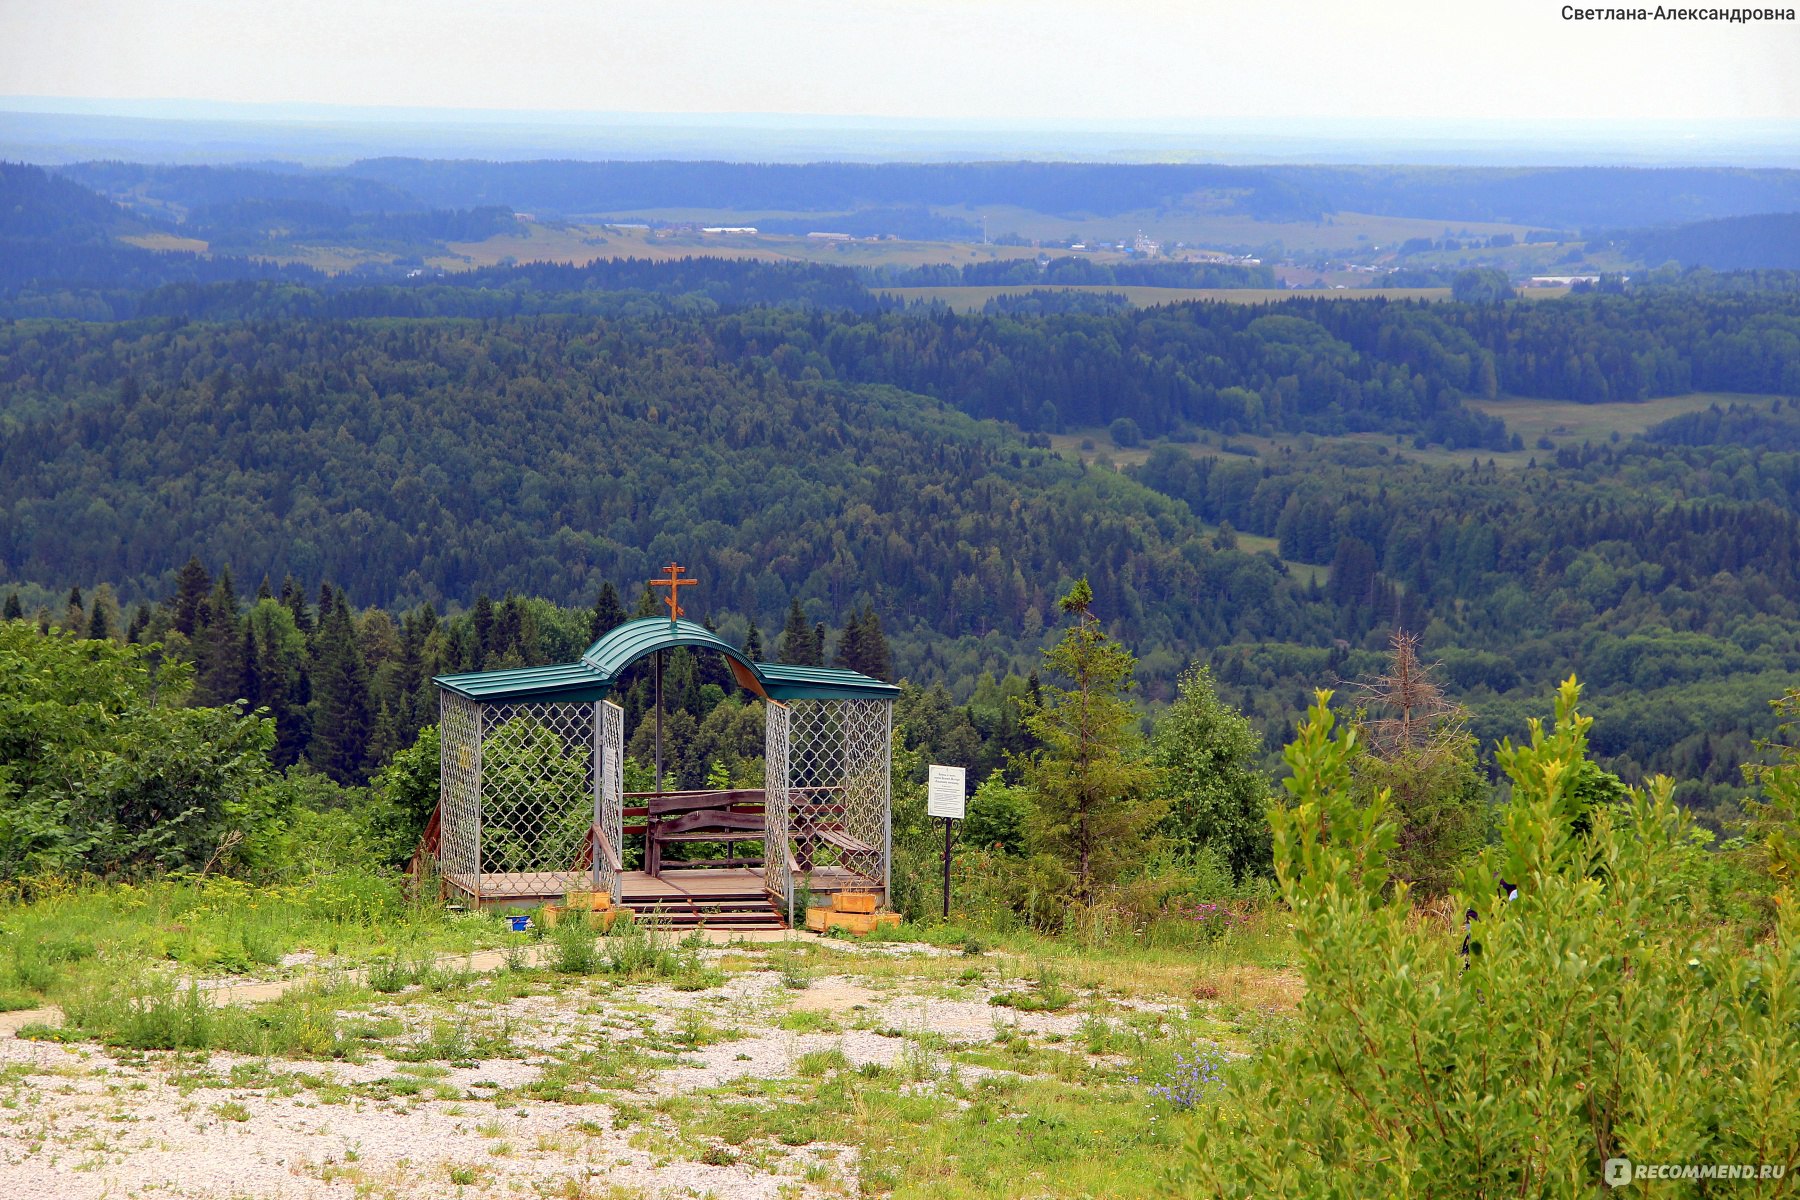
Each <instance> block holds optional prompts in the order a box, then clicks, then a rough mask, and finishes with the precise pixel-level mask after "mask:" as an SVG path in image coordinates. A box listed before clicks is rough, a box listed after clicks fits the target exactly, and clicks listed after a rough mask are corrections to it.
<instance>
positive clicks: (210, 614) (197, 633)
mask: <svg viewBox="0 0 1800 1200" xmlns="http://www.w3.org/2000/svg"><path fill="white" fill-rule="evenodd" d="M243 646H244V639H243V629H242V625H241V622H240V620H239V613H238V600H237V590H236V588H235V587H234V586H233V584H232V580H231V568H230V567H225V568H223V569H222V570H220V572H219V578H218V580H217V581H216V582H215V583H214V584H213V589H212V593H211V595H209V596H208V597H207V598H206V601H205V602H204V603H202V604H201V606H200V609H199V615H197V616H196V618H195V625H194V676H195V678H194V688H195V699H196V700H197V701H199V702H200V703H201V704H206V705H219V704H230V703H231V702H232V701H233V700H242V699H248V698H249V697H248V694H247V693H246V692H245V690H244V659H243Z"/></svg>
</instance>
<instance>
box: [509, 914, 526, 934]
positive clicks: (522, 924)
mask: <svg viewBox="0 0 1800 1200" xmlns="http://www.w3.org/2000/svg"><path fill="white" fill-rule="evenodd" d="M507 920H509V921H511V922H512V931H513V932H514V933H524V932H525V931H526V930H527V929H530V928H531V918H530V917H508V918H507Z"/></svg>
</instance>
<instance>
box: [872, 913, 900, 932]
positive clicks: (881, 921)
mask: <svg viewBox="0 0 1800 1200" xmlns="http://www.w3.org/2000/svg"><path fill="white" fill-rule="evenodd" d="M899 924H900V914H899V913H876V914H875V927H876V928H877V929H879V928H881V927H882V926H883V925H899Z"/></svg>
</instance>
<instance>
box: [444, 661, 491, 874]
mask: <svg viewBox="0 0 1800 1200" xmlns="http://www.w3.org/2000/svg"><path fill="white" fill-rule="evenodd" d="M438 734H439V738H440V742H439V748H440V750H441V752H442V754H443V767H442V770H441V771H440V772H439V776H438V778H439V781H440V783H441V786H442V794H441V796H440V798H439V801H438V805H439V807H438V816H439V824H438V830H439V836H438V875H439V876H440V877H441V878H443V879H444V880H445V881H447V882H448V883H450V884H451V885H452V886H453V887H455V888H457V889H458V890H459V891H462V892H466V893H467V894H468V895H469V896H470V898H472V899H475V900H479V899H480V898H481V705H479V704H477V703H476V702H475V701H473V700H470V699H469V698H468V697H466V696H459V695H457V694H456V693H455V692H442V693H440V694H439V701H438Z"/></svg>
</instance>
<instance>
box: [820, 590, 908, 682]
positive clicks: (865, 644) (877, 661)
mask: <svg viewBox="0 0 1800 1200" xmlns="http://www.w3.org/2000/svg"><path fill="white" fill-rule="evenodd" d="M831 665H832V666H834V667H846V668H848V669H850V670H852V671H861V672H862V673H863V674H864V675H867V676H869V677H871V678H873V679H886V678H887V677H888V674H889V672H890V671H892V670H893V662H892V658H891V656H890V655H889V652H888V644H887V638H886V636H884V635H883V634H882V632H881V618H879V617H877V616H876V615H875V606H874V605H872V604H870V605H865V606H864V607H862V608H860V609H856V610H854V611H853V612H851V614H850V619H849V620H847V621H845V622H844V630H843V632H842V633H840V634H839V635H838V644H837V652H836V653H835V654H834V655H833V656H832V660H831Z"/></svg>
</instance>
